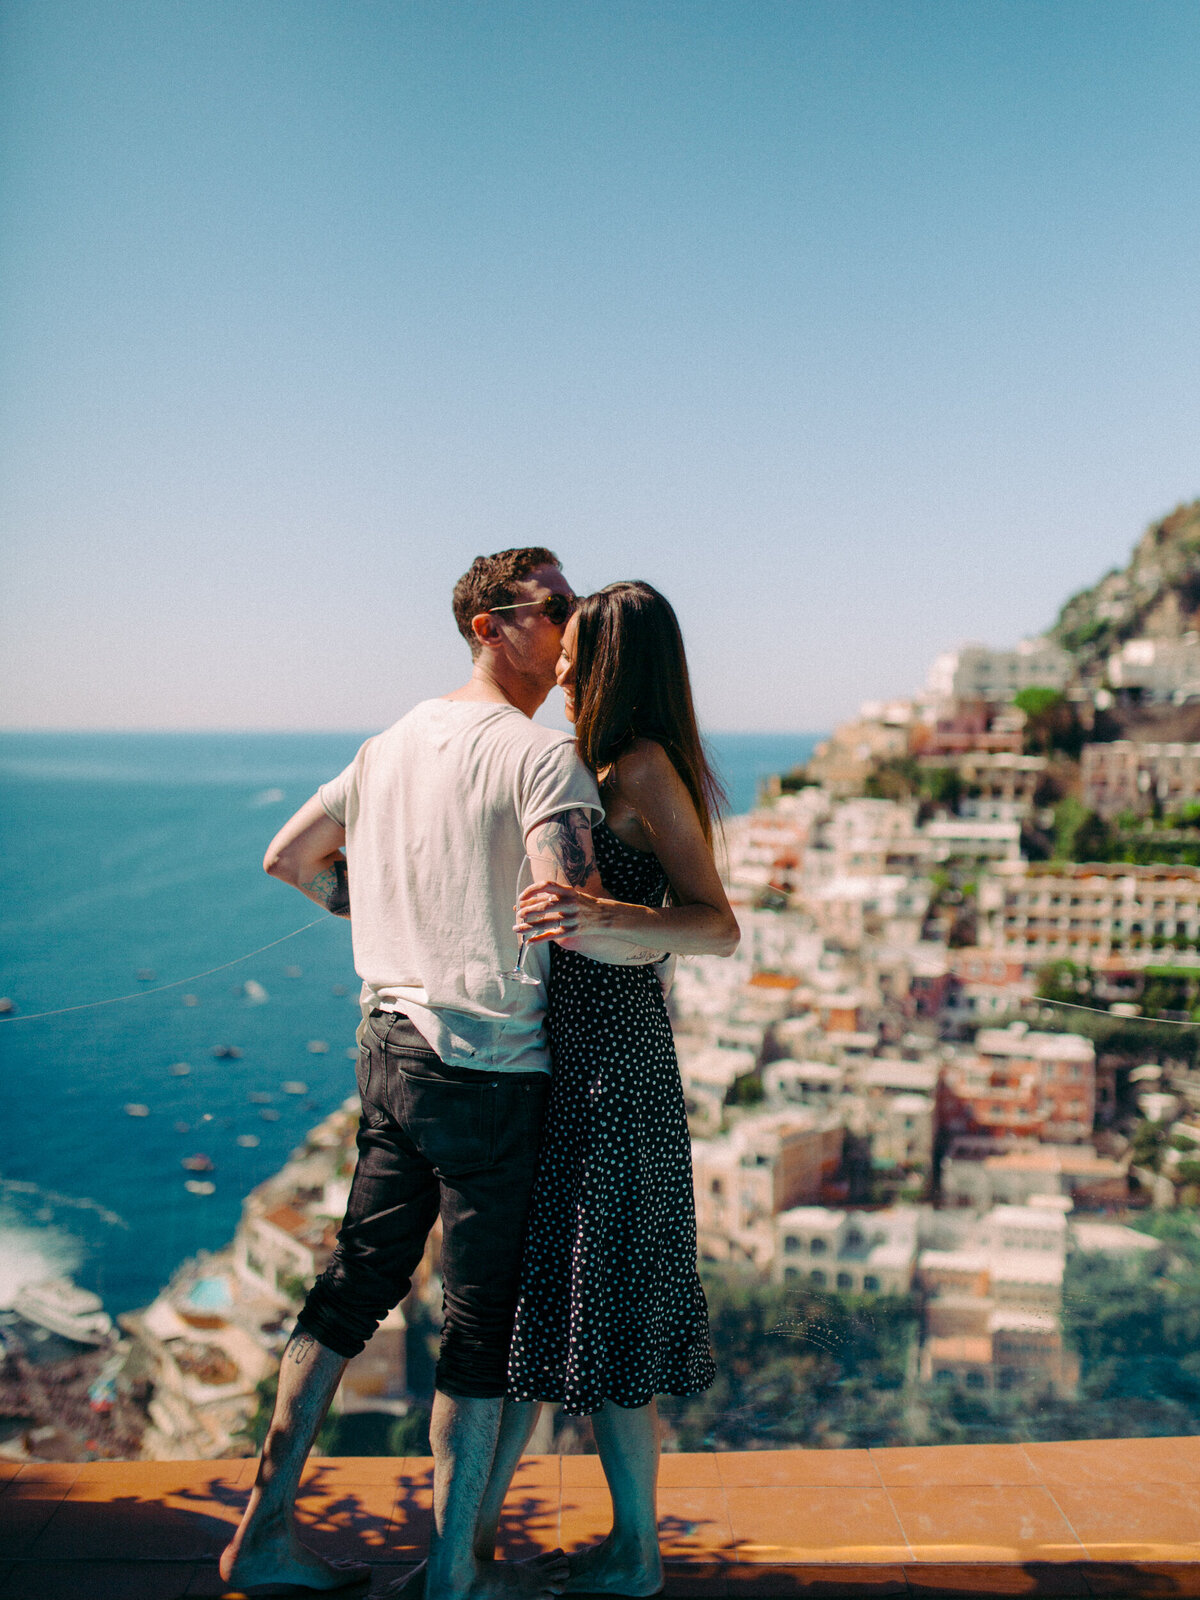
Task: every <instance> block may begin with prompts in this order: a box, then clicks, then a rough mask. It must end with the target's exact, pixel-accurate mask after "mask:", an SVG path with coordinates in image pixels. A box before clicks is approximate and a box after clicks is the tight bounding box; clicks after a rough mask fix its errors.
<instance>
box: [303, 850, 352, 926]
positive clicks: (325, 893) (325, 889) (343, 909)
mask: <svg viewBox="0 0 1200 1600" xmlns="http://www.w3.org/2000/svg"><path fill="white" fill-rule="evenodd" d="M300 887H301V889H303V891H304V893H305V894H306V895H307V896H308V897H309V899H310V900H315V901H316V902H317V904H318V905H319V906H324V907H325V909H326V911H331V912H332V913H333V915H334V916H335V917H348V916H349V915H350V876H349V873H348V872H347V871H346V858H345V857H344V856H335V857H334V860H333V865H332V866H331V867H326V868H325V869H324V871H323V872H318V873H317V875H316V877H315V878H309V879H308V880H307V881H306V882H304V883H302V884H301V885H300Z"/></svg>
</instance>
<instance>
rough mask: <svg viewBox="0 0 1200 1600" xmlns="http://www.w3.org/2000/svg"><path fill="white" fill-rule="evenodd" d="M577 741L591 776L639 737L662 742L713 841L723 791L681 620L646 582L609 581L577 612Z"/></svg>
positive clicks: (704, 827) (582, 604)
mask: <svg viewBox="0 0 1200 1600" xmlns="http://www.w3.org/2000/svg"><path fill="white" fill-rule="evenodd" d="M576 615H577V617H578V618H579V624H578V627H579V631H578V633H577V635H576V640H575V738H576V742H577V743H578V746H579V754H580V756H581V757H582V758H583V761H584V763H585V764H586V765H587V766H588V767H590V768H591V770H592V771H593V772H601V771H603V770H604V768H605V767H609V766H611V765H612V763H613V762H614V761H616V760H618V759H619V758H620V757H621V756H622V755H623V754H624V753H625V751H626V750H628V749H629V747H630V746H631V745H632V744H633V742H634V740H635V739H653V740H654V742H655V743H656V744H660V745H662V747H663V749H664V750H665V751H666V752H667V755H668V756H669V757H670V759H671V765H672V766H673V767H674V768H675V770H676V772H677V773H678V774H679V776H680V777H681V778H682V779H683V782H684V785H685V786H686V788H687V791H688V793H689V794H690V795H691V797H692V801H693V803H694V804H695V807H696V811H697V813H698V815H699V817H700V825H701V827H702V828H703V829H704V837H705V839H707V840H708V842H709V843H710V844H711V843H712V832H713V823H714V821H715V820H716V818H717V816H718V814H719V813H720V811H721V810H722V809H723V807H724V805H725V791H724V790H723V788H722V787H721V783H720V780H719V779H718V778H717V775H716V773H715V772H714V771H713V769H712V766H711V764H710V762H709V760H708V757H707V755H706V754H705V751H704V745H703V742H702V741H701V738H700V730H699V728H698V727H697V726H696V712H695V708H694V706H693V704H692V688H691V683H690V682H689V679H688V669H687V657H686V656H685V655H684V650H683V635H682V634H681V633H680V631H679V621H678V618H677V617H676V615H675V612H674V610H673V609H672V607H671V604H670V602H669V601H668V600H666V599H664V598H663V596H662V595H661V594H659V592H658V590H657V589H652V588H651V587H650V585H649V584H648V583H610V584H609V585H608V587H607V588H606V589H600V590H598V591H597V592H596V593H595V594H589V595H587V596H585V597H584V599H582V600H581V601H580V602H579V607H578V610H577V612H576Z"/></svg>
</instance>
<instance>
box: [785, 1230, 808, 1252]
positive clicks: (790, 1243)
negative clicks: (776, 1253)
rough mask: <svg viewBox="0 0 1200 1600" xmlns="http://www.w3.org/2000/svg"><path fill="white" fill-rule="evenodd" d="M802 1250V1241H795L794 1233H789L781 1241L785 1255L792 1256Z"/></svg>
mask: <svg viewBox="0 0 1200 1600" xmlns="http://www.w3.org/2000/svg"><path fill="white" fill-rule="evenodd" d="M803 1248H804V1240H803V1239H797V1237H796V1235H795V1234H794V1233H789V1234H788V1235H787V1237H786V1238H785V1239H784V1241H783V1252H784V1254H785V1255H789V1256H794V1255H795V1254H796V1252H797V1251H799V1250H803Z"/></svg>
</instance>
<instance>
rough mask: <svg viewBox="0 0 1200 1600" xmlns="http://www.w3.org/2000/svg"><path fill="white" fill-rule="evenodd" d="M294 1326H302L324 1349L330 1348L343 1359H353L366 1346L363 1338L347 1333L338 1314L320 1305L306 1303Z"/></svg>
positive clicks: (360, 1353)
mask: <svg viewBox="0 0 1200 1600" xmlns="http://www.w3.org/2000/svg"><path fill="white" fill-rule="evenodd" d="M296 1326H297V1327H298V1328H303V1329H304V1331H305V1333H309V1334H311V1335H312V1337H313V1338H314V1339H315V1340H316V1341H317V1343H318V1344H323V1345H324V1346H325V1348H326V1350H332V1351H333V1353H334V1355H335V1356H341V1357H342V1359H343V1360H344V1361H353V1360H354V1358H355V1356H360V1355H362V1353H363V1351H364V1350H365V1349H366V1348H367V1341H366V1340H365V1339H358V1338H356V1337H355V1336H354V1335H353V1334H351V1333H348V1332H347V1331H346V1325H345V1323H344V1322H343V1321H342V1320H341V1319H340V1318H339V1317H338V1316H336V1315H335V1314H333V1313H332V1312H329V1311H326V1310H325V1309H324V1308H323V1307H320V1306H310V1305H306V1306H305V1307H304V1309H303V1311H301V1313H300V1315H299V1316H298V1317H297V1318H296Z"/></svg>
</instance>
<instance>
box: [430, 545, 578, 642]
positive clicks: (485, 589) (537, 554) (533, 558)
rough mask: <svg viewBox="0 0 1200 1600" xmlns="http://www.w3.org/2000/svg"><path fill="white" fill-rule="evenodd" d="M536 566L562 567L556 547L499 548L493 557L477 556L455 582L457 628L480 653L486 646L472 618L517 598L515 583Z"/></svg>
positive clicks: (526, 575) (525, 576)
mask: <svg viewBox="0 0 1200 1600" xmlns="http://www.w3.org/2000/svg"><path fill="white" fill-rule="evenodd" d="M537 567H558V568H559V569H560V570H561V568H562V562H561V561H560V560H559V559H558V557H557V556H556V555H555V554H554V551H553V550H546V549H544V548H543V547H542V546H541V545H537V544H534V545H528V546H526V547H525V548H524V549H521V550H497V551H496V554H495V555H494V556H476V557H475V559H474V561H472V563H471V565H470V566H469V567H468V568H467V570H466V571H465V572H464V573H463V575H462V577H461V578H460V579H459V580H458V582H457V583H456V584H455V585H454V620H455V622H456V623H457V624H458V631H459V633H461V634H462V636H463V638H464V639H465V640H466V641H467V643H468V644H469V645H470V647H471V654H472V655H473V656H477V655H478V654H479V652H480V650H481V649H482V648H483V647H482V646H481V645H480V643H479V640H478V639H477V638H476V637H475V635H474V633H473V632H472V630H471V618H472V617H477V616H478V615H479V613H480V612H481V611H491V610H492V608H493V607H494V606H504V605H509V604H511V603H512V601H513V599H514V590H513V585H514V584H517V583H520V581H521V579H522V578H527V577H528V576H529V574H530V573H531V572H533V571H534V569H535V568H537Z"/></svg>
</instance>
